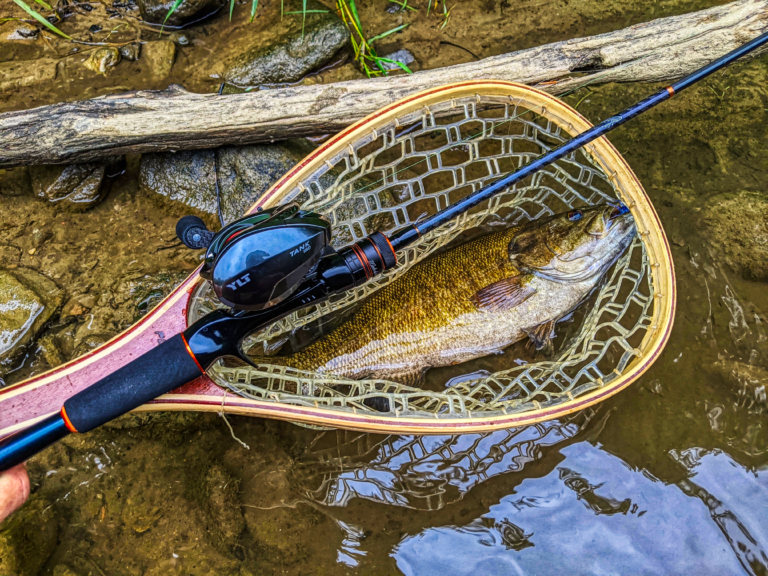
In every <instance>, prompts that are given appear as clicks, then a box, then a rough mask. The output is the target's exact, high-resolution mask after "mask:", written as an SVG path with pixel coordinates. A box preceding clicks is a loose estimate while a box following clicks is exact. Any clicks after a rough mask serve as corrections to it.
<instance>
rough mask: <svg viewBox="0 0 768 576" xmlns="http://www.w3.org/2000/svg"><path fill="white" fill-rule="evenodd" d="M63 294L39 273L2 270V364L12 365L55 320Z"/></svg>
mask: <svg viewBox="0 0 768 576" xmlns="http://www.w3.org/2000/svg"><path fill="white" fill-rule="evenodd" d="M63 296H64V295H63V292H62V291H61V290H60V289H59V287H58V286H56V284H55V283H54V282H53V281H52V280H50V279H49V278H46V277H45V276H43V275H42V274H40V273H39V272H36V271H34V270H30V269H27V268H16V269H15V270H13V271H11V270H2V269H0V364H8V363H9V362H10V361H11V360H12V359H13V358H14V357H16V356H17V355H18V354H19V353H20V352H21V351H22V350H23V349H24V348H25V347H26V346H27V345H28V344H29V343H30V342H31V341H32V339H33V338H34V337H35V336H36V335H37V333H38V332H39V331H40V329H41V328H42V327H43V326H45V324H46V323H47V322H48V321H49V320H50V319H51V318H52V317H53V315H54V314H55V313H56V311H57V310H58V308H59V307H60V306H61V302H62V300H63Z"/></svg>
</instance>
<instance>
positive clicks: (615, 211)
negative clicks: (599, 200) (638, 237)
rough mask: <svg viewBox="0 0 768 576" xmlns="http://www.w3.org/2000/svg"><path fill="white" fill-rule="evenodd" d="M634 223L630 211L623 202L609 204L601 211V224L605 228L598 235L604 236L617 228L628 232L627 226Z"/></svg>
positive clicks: (614, 231)
mask: <svg viewBox="0 0 768 576" xmlns="http://www.w3.org/2000/svg"><path fill="white" fill-rule="evenodd" d="M634 223H635V219H634V218H633V217H632V213H631V212H630V211H629V208H627V207H626V206H625V205H624V204H623V203H619V204H615V205H613V204H609V205H608V206H606V207H605V210H604V211H603V224H604V226H605V228H604V232H603V233H602V234H600V236H602V237H606V236H608V235H609V234H614V233H616V230H617V229H619V230H622V229H623V231H625V232H628V231H629V228H632V227H633V226H634Z"/></svg>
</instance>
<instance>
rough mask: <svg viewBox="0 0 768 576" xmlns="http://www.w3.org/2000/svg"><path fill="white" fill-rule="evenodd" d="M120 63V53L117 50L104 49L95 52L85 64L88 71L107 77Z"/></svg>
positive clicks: (106, 47)
mask: <svg viewBox="0 0 768 576" xmlns="http://www.w3.org/2000/svg"><path fill="white" fill-rule="evenodd" d="M119 63H120V51H118V49H117V48H112V47H108V46H105V47H102V48H99V49H98V50H94V51H93V52H92V53H91V56H90V57H89V58H88V59H87V60H86V61H85V62H84V63H83V66H85V67H86V68H88V70H93V71H94V72H96V73H97V74H103V75H104V76H106V75H107V72H109V71H110V70H111V69H112V68H114V67H115V66H117V65H118V64H119Z"/></svg>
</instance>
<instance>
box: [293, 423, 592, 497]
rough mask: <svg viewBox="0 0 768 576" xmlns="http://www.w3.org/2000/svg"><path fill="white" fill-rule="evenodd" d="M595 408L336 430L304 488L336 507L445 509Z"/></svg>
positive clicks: (568, 433) (560, 438) (558, 439)
mask: <svg viewBox="0 0 768 576" xmlns="http://www.w3.org/2000/svg"><path fill="white" fill-rule="evenodd" d="M594 416H595V412H594V411H592V410H588V411H584V412H582V413H580V414H578V415H577V416H575V417H573V418H571V419H569V420H566V421H552V422H545V423H543V424H536V425H533V426H527V427H524V428H515V429H509V430H498V431H495V432H491V433H487V434H465V435H456V436H387V437H384V438H381V437H378V438H377V437H374V436H371V435H368V434H351V435H350V434H349V433H344V432H342V431H338V432H331V433H329V434H330V438H328V439H326V443H327V442H328V440H330V443H331V446H329V447H323V448H321V447H315V448H314V450H313V451H312V452H311V453H310V454H309V456H307V457H306V458H305V460H304V462H303V463H304V464H305V465H306V466H308V468H310V469H311V470H313V471H314V474H316V476H315V481H314V482H312V481H308V482H307V483H306V484H305V486H306V485H308V486H312V488H310V489H306V491H305V496H306V497H307V498H309V499H310V500H312V501H314V502H316V503H319V504H323V505H326V506H334V507H343V506H347V505H348V504H349V503H350V501H351V500H353V499H355V498H362V499H365V500H370V501H374V502H381V503H386V504H389V505H394V506H400V507H405V508H414V509H419V510H440V509H442V508H443V507H445V506H446V505H448V504H450V503H452V502H455V501H457V500H459V499H461V498H462V497H463V495H464V494H466V493H467V492H469V491H470V490H471V489H472V488H473V487H474V486H476V485H478V484H481V483H483V482H485V481H486V480H488V479H490V478H493V477H494V476H497V475H499V474H504V473H509V472H520V471H522V470H523V467H524V466H525V465H526V464H527V463H529V462H532V461H534V460H538V459H540V458H541V456H542V453H543V450H544V449H545V448H547V447H551V446H555V445H557V444H561V443H563V442H565V441H566V440H570V439H572V438H573V437H574V436H576V434H577V433H578V432H579V431H580V430H583V429H584V428H585V427H586V426H587V425H588V424H589V423H590V421H591V420H592V419H593V418H594ZM334 440H335V441H336V442H335V444H334V442H333V441H334ZM375 440H378V441H375ZM318 464H320V466H318Z"/></svg>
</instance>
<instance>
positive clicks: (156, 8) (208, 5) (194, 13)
mask: <svg viewBox="0 0 768 576" xmlns="http://www.w3.org/2000/svg"><path fill="white" fill-rule="evenodd" d="M174 3H175V2H174V0H137V2H136V4H138V6H139V10H140V11H141V17H142V18H143V19H144V20H145V21H146V22H152V23H153V24H163V23H165V24H166V25H167V26H182V25H184V24H189V23H191V22H197V21H198V20H202V19H203V18H206V17H208V16H210V15H212V14H214V13H216V12H217V11H218V10H219V9H220V8H221V6H222V2H221V0H184V1H183V2H182V3H181V4H180V5H179V6H178V7H177V8H176V10H174V12H173V14H171V15H170V16H169V17H168V20H166V19H165V17H166V15H167V14H168V11H169V10H170V9H171V7H172V6H173V5H174Z"/></svg>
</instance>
